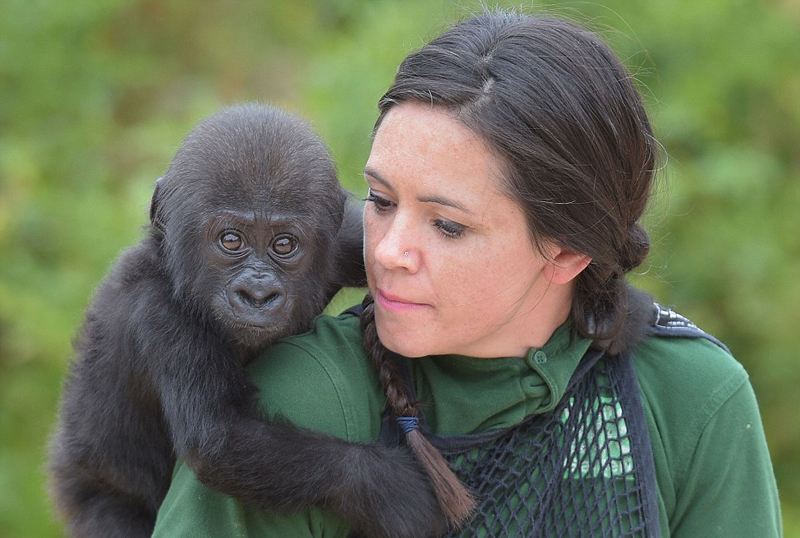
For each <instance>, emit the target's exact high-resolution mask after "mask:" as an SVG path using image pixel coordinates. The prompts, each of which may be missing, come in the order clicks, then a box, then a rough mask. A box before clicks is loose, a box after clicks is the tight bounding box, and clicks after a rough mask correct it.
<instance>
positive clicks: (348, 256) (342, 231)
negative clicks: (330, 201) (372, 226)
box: [336, 193, 367, 291]
mask: <svg viewBox="0 0 800 538" xmlns="http://www.w3.org/2000/svg"><path fill="white" fill-rule="evenodd" d="M363 214H364V204H362V203H361V202H360V201H359V200H358V199H357V198H356V197H355V196H354V195H352V194H350V193H347V199H346V201H345V205H344V217H343V219H342V227H341V228H339V233H338V235H337V236H336V266H337V271H338V273H339V284H340V285H342V286H349V287H361V286H366V285H367V274H366V271H365V269H364V222H363ZM337 291H338V290H337Z"/></svg>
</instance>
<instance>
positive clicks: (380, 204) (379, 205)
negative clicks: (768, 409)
mask: <svg viewBox="0 0 800 538" xmlns="http://www.w3.org/2000/svg"><path fill="white" fill-rule="evenodd" d="M364 201H365V202H371V203H372V204H374V205H375V210H376V211H388V210H389V209H391V207H392V206H393V205H394V203H393V202H391V201H389V200H387V199H386V198H383V197H382V196H378V195H377V194H375V193H374V192H372V190H370V191H369V194H368V195H367V197H366V198H364Z"/></svg>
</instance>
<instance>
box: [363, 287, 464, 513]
mask: <svg viewBox="0 0 800 538" xmlns="http://www.w3.org/2000/svg"><path fill="white" fill-rule="evenodd" d="M362 304H363V306H364V311H363V312H362V314H361V330H362V332H363V334H364V349H365V350H366V352H367V354H368V355H369V357H370V360H371V361H372V364H373V366H374V367H375V369H376V370H377V372H378V379H379V380H380V382H381V385H382V386H383V390H384V391H385V393H386V400H387V402H388V403H389V406H390V407H391V409H392V412H393V413H394V415H395V416H397V417H417V416H418V414H419V404H418V402H416V401H414V402H412V401H410V400H409V398H408V394H407V392H406V389H405V386H404V383H403V379H402V376H401V375H400V373H399V372H398V369H397V367H396V361H397V360H400V357H399V356H398V355H396V354H394V353H392V352H390V351H389V350H387V349H386V348H385V347H383V344H382V343H381V341H380V339H379V338H378V331H377V329H376V327H375V310H374V304H373V299H372V296H371V295H370V294H367V296H366V297H364V301H363V303H362ZM405 435H406V442H407V443H408V446H409V447H411V450H413V452H414V455H415V456H416V457H417V459H418V460H419V461H420V463H422V465H423V467H424V468H425V471H426V472H427V474H428V478H429V479H430V481H431V485H432V486H433V491H434V494H435V495H436V498H437V500H438V501H439V506H440V508H441V509H442V512H443V513H444V515H445V517H446V518H447V520H448V521H449V522H450V524H451V525H453V526H455V527H460V526H461V525H462V524H463V523H464V522H465V520H466V519H467V517H469V515H470V514H471V513H472V511H473V509H474V508H475V500H474V499H473V497H472V494H471V493H470V492H469V491H468V490H467V489H466V488H465V487H464V485H463V484H461V482H459V481H458V478H456V476H455V475H454V474H453V471H452V470H450V467H449V466H448V464H447V461H446V460H445V459H444V457H443V456H442V455H441V454H440V453H439V451H438V450H436V448H435V447H434V446H433V445H432V444H431V443H430V442H429V441H428V440H427V439H426V438H425V436H424V435H423V434H422V432H420V431H419V429H418V428H415V429H412V430H411V431H408V432H406V434H405Z"/></svg>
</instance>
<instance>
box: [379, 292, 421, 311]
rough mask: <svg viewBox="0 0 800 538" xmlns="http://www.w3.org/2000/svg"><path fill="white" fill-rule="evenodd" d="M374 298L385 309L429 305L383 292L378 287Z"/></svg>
mask: <svg viewBox="0 0 800 538" xmlns="http://www.w3.org/2000/svg"><path fill="white" fill-rule="evenodd" d="M375 300H376V301H377V302H378V304H380V305H381V306H382V307H383V308H385V309H387V310H416V309H419V308H425V307H427V306H429V305H426V304H424V303H414V302H411V301H408V300H406V299H403V298H401V297H397V296H396V295H391V294H388V293H384V292H383V291H381V290H380V289H379V290H378V293H377V297H376V298H375Z"/></svg>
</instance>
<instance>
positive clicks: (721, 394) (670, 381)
mask: <svg viewBox="0 0 800 538" xmlns="http://www.w3.org/2000/svg"><path fill="white" fill-rule="evenodd" d="M656 147H657V144H656V142H655V140H654V138H653V136H652V133H651V129H650V126H649V123H648V120H647V117H646V114H645V111H644V108H643V106H642V103H641V100H640V97H639V95H638V93H637V91H636V89H635V88H634V86H633V84H632V81H631V77H630V75H629V74H628V73H627V71H626V70H625V69H624V67H623V66H622V65H621V64H620V62H619V60H618V59H617V58H616V57H615V56H614V55H613V54H612V53H611V52H610V51H609V50H608V48H607V47H606V46H605V45H604V44H603V43H601V42H600V41H599V40H598V39H597V37H596V36H594V35H592V34H591V33H589V32H586V31H584V30H582V29H579V28H577V27H575V26H573V25H572V24H569V23H566V22H563V21H559V20H556V19H551V18H539V17H530V16H519V15H516V14H502V13H501V14H485V15H482V16H479V17H476V18H473V19H470V20H468V21H465V22H463V23H461V24H459V25H457V26H455V27H454V28H453V29H451V30H449V31H447V32H445V33H444V34H443V35H442V36H440V37H438V38H437V39H435V40H433V41H432V42H431V43H429V44H428V45H426V46H425V47H423V48H422V49H421V50H419V51H417V52H415V53H413V54H411V55H410V56H409V57H408V58H406V60H405V61H404V62H403V64H402V65H401V66H400V68H399V70H398V74H397V77H396V79H395V82H394V84H393V85H392V87H391V88H390V89H389V91H388V92H387V93H386V95H385V96H384V97H383V98H382V100H381V102H380V117H379V118H378V122H377V125H376V129H375V136H374V141H373V147H372V151H371V154H370V157H369V160H368V162H367V164H366V167H365V174H364V175H365V178H366V181H367V183H368V185H369V196H368V198H367V206H366V208H365V213H364V226H365V248H364V250H365V260H366V266H367V272H368V280H369V292H370V295H369V296H368V297H367V299H366V300H365V308H364V309H363V311H361V312H360V313H359V316H357V315H356V314H355V313H346V314H344V315H342V316H340V317H338V318H335V319H334V318H329V317H321V318H320V319H319V320H318V321H317V323H316V326H315V329H314V330H313V331H312V332H311V333H309V334H306V335H302V336H299V337H296V338H291V339H289V340H287V341H286V342H284V343H281V344H279V345H276V346H275V347H273V348H272V349H271V350H270V351H269V352H268V353H267V354H266V355H265V356H264V357H263V358H262V359H261V360H259V361H258V362H257V364H255V366H254V368H253V377H254V379H255V380H256V382H257V383H260V384H261V385H263V387H264V392H263V398H262V400H263V406H264V409H265V410H266V411H267V412H269V413H281V414H283V415H284V416H286V417H287V418H289V419H290V420H292V421H295V422H297V423H299V424H301V425H303V426H306V427H311V428H318V429H321V430H325V431H328V432H331V433H334V434H336V435H339V436H341V437H344V438H346V439H348V440H352V441H368V442H371V441H375V440H376V439H378V438H379V437H380V438H381V441H382V442H386V443H389V442H397V440H404V441H407V442H408V443H409V444H410V445H411V446H412V447H414V449H415V451H417V452H418V453H419V454H420V455H421V456H422V457H421V459H422V460H423V461H426V460H424V455H425V454H426V453H427V451H428V450H429V447H427V446H426V445H425V443H426V441H425V440H424V439H425V438H427V439H428V440H430V441H431V442H433V443H434V444H435V445H436V446H438V447H439V449H441V450H442V452H443V453H444V454H445V455H446V456H447V458H448V460H449V461H450V463H451V465H452V466H453V467H454V469H456V472H457V474H458V477H459V478H460V479H461V480H462V481H463V482H464V483H465V484H466V485H467V487H468V489H469V490H470V491H471V492H472V494H473V495H474V496H475V499H476V502H477V509H476V511H475V512H474V513H473V515H472V516H471V517H470V518H468V520H467V521H466V522H465V523H464V528H463V531H462V532H463V534H464V535H466V536H472V535H477V536H518V535H519V536H614V537H617V536H662V537H670V536H671V537H697V536H726V537H739V536H741V537H753V536H759V537H765V536H779V535H780V515H779V508H778V501H777V491H776V487H775V481H774V477H773V473H772V467H771V463H770V461H769V455H768V452H767V447H766V442H765V440H764V434H763V429H762V426H761V421H760V418H759V415H758V408H757V404H756V401H755V398H754V395H753V392H752V389H751V387H750V384H749V382H748V380H747V374H746V373H745V372H744V370H743V369H742V368H741V366H740V365H739V364H738V363H737V362H736V361H735V360H734V359H733V358H732V357H731V356H730V355H729V354H728V352H727V350H726V349H724V347H723V346H722V345H721V344H719V342H717V341H716V340H714V339H713V338H712V337H710V336H708V335H706V334H705V333H703V332H702V331H700V330H699V329H697V328H696V327H695V326H694V325H692V324H691V323H690V322H688V320H685V318H681V317H680V316H678V315H677V314H675V313H674V312H671V311H668V310H666V309H663V308H660V307H658V305H654V304H653V303H652V301H651V300H649V299H648V298H647V297H645V296H644V295H643V294H642V293H641V292H638V291H636V290H634V289H632V288H629V287H628V286H627V285H626V284H625V274H626V273H627V272H628V271H630V270H631V269H633V268H635V267H637V266H638V265H639V264H641V263H642V261H643V260H644V258H645V256H646V254H647V251H648V247H649V243H648V238H647V235H646V233H645V232H644V230H643V229H642V227H641V226H640V224H639V220H640V218H641V217H642V214H643V212H644V209H645V206H646V205H647V201H648V197H649V193H650V187H651V182H652V179H653V173H654V170H655V169H656V153H657V150H656ZM373 299H374V300H373ZM362 341H363V342H362ZM365 349H366V350H367V351H365ZM373 364H374V368H373ZM387 404H388V405H387ZM385 407H387V408H388V410H387V411H386V413H384V408H385ZM384 414H385V415H387V417H388V416H394V417H403V418H401V419H400V420H399V421H398V422H395V421H393V420H386V421H382V416H383V415H384ZM401 430H402V431H401ZM421 431H423V432H424V433H425V434H426V435H425V436H424V437H423V435H421ZM435 455H436V453H435V451H434V456H435ZM429 472H430V476H431V477H432V479H433V480H432V481H433V483H434V484H437V485H440V484H444V486H443V487H444V490H443V492H442V496H441V497H440V502H441V503H442V505H443V508H444V509H445V511H446V512H447V513H449V514H451V519H453V520H457V519H458V517H459V514H460V513H462V512H463V510H464V509H465V508H469V507H470V504H469V503H470V502H471V501H470V499H469V498H468V497H463V496H462V497H459V495H461V494H462V493H464V492H463V491H459V489H458V488H459V485H458V483H455V485H453V483H452V482H448V480H449V479H450V478H451V477H449V476H448V474H449V471H447V470H446V469H444V470H443V469H442V468H441V467H437V466H436V463H435V462H434V463H432V464H430V468H429ZM440 479H442V480H443V482H442V481H441V480H440ZM448 484H449V486H448ZM437 487H438V486H437ZM448 487H449V488H450V489H449V490H448V489H447V488H448ZM448 493H449V494H450V495H449V496H448ZM409 517H413V514H409ZM350 530H351V529H350V528H349V527H348V525H347V523H346V522H343V521H338V520H335V519H334V518H333V517H332V516H330V515H329V514H327V513H325V512H324V510H322V509H319V508H311V509H309V510H308V511H306V512H303V513H299V514H293V515H285V516H278V515H275V514H263V513H258V512H257V511H254V510H250V509H248V508H245V507H242V506H240V505H239V504H237V503H236V502H235V501H233V500H231V499H228V498H225V497H224V496H222V495H219V494H217V493H215V492H212V491H209V490H206V489H205V488H203V487H202V486H201V485H200V484H199V483H198V482H197V481H196V480H195V479H194V477H193V476H192V475H191V472H190V471H189V470H188V468H186V467H179V468H178V469H177V470H176V473H175V476H174V479H173V485H172V489H171V491H170V493H169V495H168V497H167V500H166V501H165V503H164V505H163V507H162V510H161V512H160V515H159V522H158V524H157V529H156V533H155V536H204V535H207V536H233V535H236V536H240V535H241V536H286V537H289V536H291V537H297V536H323V535H324V536H347V535H348V533H349V532H350ZM454 534H458V532H455V533H454Z"/></svg>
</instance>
